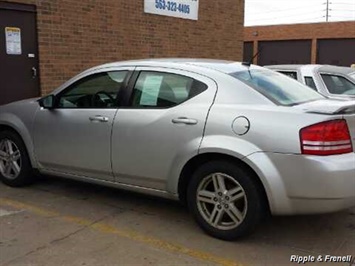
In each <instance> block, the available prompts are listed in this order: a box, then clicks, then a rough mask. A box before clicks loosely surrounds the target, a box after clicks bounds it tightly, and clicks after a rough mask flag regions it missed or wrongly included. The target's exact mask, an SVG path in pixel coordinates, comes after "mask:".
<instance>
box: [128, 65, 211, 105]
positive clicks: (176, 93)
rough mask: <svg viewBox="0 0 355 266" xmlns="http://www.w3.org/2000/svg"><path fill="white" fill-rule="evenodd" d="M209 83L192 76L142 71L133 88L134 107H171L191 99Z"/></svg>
mask: <svg viewBox="0 0 355 266" xmlns="http://www.w3.org/2000/svg"><path fill="white" fill-rule="evenodd" d="M206 89H207V85H206V84H204V83H202V82H200V81H198V80H195V79H192V78H190V77H186V76H182V75H177V74H171V73H163V72H151V71H149V72H148V71H142V72H141V73H140V74H139V77H138V79H137V82H136V84H135V86H134V89H133V95H132V107H135V108H169V107H173V106H176V105H179V104H181V103H182V102H185V101H187V100H188V99H191V98H192V97H194V96H196V95H198V94H200V93H201V92H203V91H205V90H206Z"/></svg>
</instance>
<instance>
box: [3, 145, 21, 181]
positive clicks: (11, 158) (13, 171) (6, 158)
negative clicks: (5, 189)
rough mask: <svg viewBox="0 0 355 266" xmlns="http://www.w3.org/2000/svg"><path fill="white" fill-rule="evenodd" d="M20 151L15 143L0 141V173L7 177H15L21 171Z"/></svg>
mask: <svg viewBox="0 0 355 266" xmlns="http://www.w3.org/2000/svg"><path fill="white" fill-rule="evenodd" d="M21 166H22V162H21V152H20V150H19V148H18V147H17V145H16V144H15V143H14V142H13V141H11V140H9V139H2V140H1V141H0V173H1V174H2V175H3V176H4V177H5V178H8V179H15V178H17V177H18V176H19V174H20V172H21Z"/></svg>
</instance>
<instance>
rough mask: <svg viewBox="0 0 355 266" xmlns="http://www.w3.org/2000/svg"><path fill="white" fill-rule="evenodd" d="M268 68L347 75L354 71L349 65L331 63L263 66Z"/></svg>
mask: <svg viewBox="0 0 355 266" xmlns="http://www.w3.org/2000/svg"><path fill="white" fill-rule="evenodd" d="M265 67H266V68H269V69H277V70H286V71H287V70H298V69H301V68H302V69H304V68H306V69H317V71H319V72H327V73H338V74H344V75H348V74H350V73H353V72H355V69H353V68H351V67H341V66H333V65H319V64H305V65H300V64H297V65H296V64H295V65H292V64H288V65H287V64H285V65H267V66H265Z"/></svg>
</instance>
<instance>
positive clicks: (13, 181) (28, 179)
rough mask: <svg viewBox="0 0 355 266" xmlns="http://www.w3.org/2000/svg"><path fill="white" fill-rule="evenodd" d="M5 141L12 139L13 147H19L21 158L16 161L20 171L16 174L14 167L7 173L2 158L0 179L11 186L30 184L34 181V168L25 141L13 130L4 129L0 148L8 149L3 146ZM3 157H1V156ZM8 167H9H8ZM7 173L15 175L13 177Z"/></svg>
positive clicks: (0, 136) (0, 139)
mask: <svg viewBox="0 0 355 266" xmlns="http://www.w3.org/2000/svg"><path fill="white" fill-rule="evenodd" d="M5 141H10V142H11V145H12V149H13V150H15V149H17V150H18V151H19V155H18V157H19V159H18V161H17V162H16V163H17V165H18V167H19V168H20V170H19V172H18V173H17V174H16V173H15V172H14V170H13V169H12V170H11V171H10V173H7V174H6V173H5V162H4V161H1V160H0V179H1V181H2V182H3V183H4V184H6V185H8V186H11V187H22V186H26V185H29V184H31V183H32V182H33V179H34V178H33V170H32V166H31V162H30V159H29V156H28V153H27V149H26V146H25V144H24V143H23V141H22V139H21V137H20V136H19V135H18V134H16V133H14V132H12V131H2V132H0V150H1V149H3V150H4V149H6V148H4V147H2V143H3V144H4V143H5ZM0 159H1V158H0ZM6 169H7V168H6ZM6 175H13V176H12V177H9V176H6Z"/></svg>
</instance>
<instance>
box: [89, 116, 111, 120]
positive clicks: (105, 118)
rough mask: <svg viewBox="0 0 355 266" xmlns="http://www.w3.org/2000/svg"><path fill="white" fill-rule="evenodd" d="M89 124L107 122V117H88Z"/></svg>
mask: <svg viewBox="0 0 355 266" xmlns="http://www.w3.org/2000/svg"><path fill="white" fill-rule="evenodd" d="M89 120H90V121H91V122H108V117H105V116H101V115H97V116H91V117H89Z"/></svg>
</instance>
